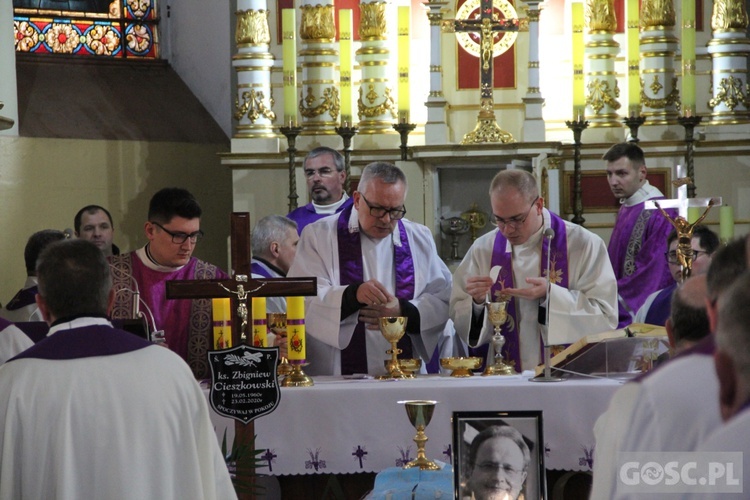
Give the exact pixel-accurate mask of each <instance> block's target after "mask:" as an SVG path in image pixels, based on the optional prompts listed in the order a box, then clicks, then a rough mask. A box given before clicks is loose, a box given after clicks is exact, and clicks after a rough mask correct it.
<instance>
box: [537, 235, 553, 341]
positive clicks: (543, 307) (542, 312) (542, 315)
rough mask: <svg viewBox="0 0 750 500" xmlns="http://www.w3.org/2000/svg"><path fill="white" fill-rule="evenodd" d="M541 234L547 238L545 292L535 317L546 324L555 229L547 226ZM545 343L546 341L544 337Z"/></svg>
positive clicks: (542, 323)
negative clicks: (537, 314)
mask: <svg viewBox="0 0 750 500" xmlns="http://www.w3.org/2000/svg"><path fill="white" fill-rule="evenodd" d="M542 235H543V236H544V237H545V238H547V293H546V297H545V298H544V302H543V303H541V304H539V317H538V318H537V320H538V322H539V324H540V325H545V326H546V325H548V324H549V294H550V287H551V284H552V281H551V280H550V262H551V259H550V257H551V256H552V251H551V250H552V249H551V247H552V240H553V239H554V237H555V230H554V229H552V228H551V227H548V228H547V229H545V230H544V232H543V233H542ZM544 343H545V344H546V343H547V341H546V339H545V342H544Z"/></svg>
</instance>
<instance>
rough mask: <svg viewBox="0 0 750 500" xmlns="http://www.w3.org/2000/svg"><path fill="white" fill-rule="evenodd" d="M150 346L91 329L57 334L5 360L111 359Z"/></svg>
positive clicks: (101, 328) (106, 329)
mask: <svg viewBox="0 0 750 500" xmlns="http://www.w3.org/2000/svg"><path fill="white" fill-rule="evenodd" d="M150 345H153V344H151V343H150V342H146V341H145V340H143V339H141V338H139V337H137V336H135V335H133V334H132V333H128V332H125V331H122V330H117V329H115V328H112V327H110V326H106V325H90V326H83V327H81V328H73V329H72V330H60V331H58V332H56V333H54V334H52V335H50V336H49V337H47V338H45V339H44V340H41V341H39V342H38V343H37V344H35V345H34V346H32V347H29V348H28V349H27V350H25V351H24V352H22V353H21V354H19V355H18V356H16V357H14V358H12V359H10V360H8V362H11V361H13V360H16V359H24V358H39V359H79V358H89V357H92V356H113V355H116V354H124V353H126V352H131V351H136V350H138V349H143V348H144V347H148V346H150Z"/></svg>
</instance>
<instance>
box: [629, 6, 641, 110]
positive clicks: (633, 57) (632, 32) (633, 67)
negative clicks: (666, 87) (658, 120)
mask: <svg viewBox="0 0 750 500" xmlns="http://www.w3.org/2000/svg"><path fill="white" fill-rule="evenodd" d="M638 3H639V2H638V0H634V1H630V2H628V105H629V107H630V115H631V116H638V115H640V114H641V77H640V74H639V64H640V40H639V38H638V35H639V33H640V30H639V28H638V22H639V21H638V15H639V12H638Z"/></svg>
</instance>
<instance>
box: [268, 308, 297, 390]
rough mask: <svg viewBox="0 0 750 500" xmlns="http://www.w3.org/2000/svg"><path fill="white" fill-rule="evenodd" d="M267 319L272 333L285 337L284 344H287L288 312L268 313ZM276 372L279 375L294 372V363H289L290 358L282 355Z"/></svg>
mask: <svg viewBox="0 0 750 500" xmlns="http://www.w3.org/2000/svg"><path fill="white" fill-rule="evenodd" d="M266 321H267V323H268V329H269V330H271V333H273V334H274V335H276V336H277V337H281V338H283V339H284V342H283V345H286V313H268V314H267V315H266ZM276 373H277V374H278V375H279V376H282V375H289V374H290V373H292V365H290V364H289V360H288V359H287V358H286V356H281V358H279V366H278V367H277V368H276Z"/></svg>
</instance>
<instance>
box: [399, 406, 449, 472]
mask: <svg viewBox="0 0 750 500" xmlns="http://www.w3.org/2000/svg"><path fill="white" fill-rule="evenodd" d="M437 403H438V402H437V401H428V400H411V401H399V404H403V405H404V407H405V408H406V415H407V416H408V417H409V422H411V425H413V426H414V428H415V429H417V435H416V436H414V442H415V443H417V458H415V459H414V460H412V461H411V462H409V463H407V464H406V465H404V469H409V468H412V467H419V469H420V470H439V469H440V466H439V465H438V464H436V463H435V462H433V461H432V460H428V459H427V457H426V456H425V453H424V445H425V443H426V442H427V436H426V435H425V433H424V429H425V427H427V426H428V425H429V424H430V420H432V413H433V412H434V411H435V405H436V404H437Z"/></svg>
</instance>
